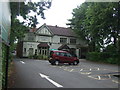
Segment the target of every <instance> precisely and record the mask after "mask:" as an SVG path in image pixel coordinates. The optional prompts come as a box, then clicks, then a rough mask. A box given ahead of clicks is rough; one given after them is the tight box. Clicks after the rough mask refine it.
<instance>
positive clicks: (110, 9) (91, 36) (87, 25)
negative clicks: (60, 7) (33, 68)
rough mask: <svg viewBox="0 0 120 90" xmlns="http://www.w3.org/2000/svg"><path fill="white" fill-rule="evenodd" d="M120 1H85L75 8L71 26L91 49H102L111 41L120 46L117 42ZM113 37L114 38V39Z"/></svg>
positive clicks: (119, 31) (119, 32)
mask: <svg viewBox="0 0 120 90" xmlns="http://www.w3.org/2000/svg"><path fill="white" fill-rule="evenodd" d="M119 5H120V4H119V3H112V2H109V3H108V2H106V3H95V2H94V3H93V2H92V3H90V2H89V3H87V2H85V3H83V4H82V5H81V6H79V7H77V8H76V9H74V10H73V17H72V19H70V20H69V21H70V23H69V24H68V25H70V27H71V28H72V29H73V30H74V31H75V32H76V33H77V34H78V37H80V39H82V40H85V41H86V42H87V43H88V45H89V47H90V49H91V50H90V51H100V48H105V47H104V46H105V45H107V44H110V43H114V46H115V47H116V50H117V46H119V45H118V44H117V42H118V41H119V40H118V39H119V38H118V37H119V35H120V28H118V21H119V20H118V17H119V13H118V12H119V10H118V6H119ZM112 38H113V40H112Z"/></svg>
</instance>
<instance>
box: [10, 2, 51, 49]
mask: <svg viewBox="0 0 120 90" xmlns="http://www.w3.org/2000/svg"><path fill="white" fill-rule="evenodd" d="M50 7H51V2H49V1H42V2H28V3H27V2H10V9H11V34H10V45H11V48H12V47H13V45H14V42H15V41H16V40H19V39H21V38H22V37H23V36H24V33H25V32H27V31H28V29H29V28H35V27H36V25H37V24H38V21H37V17H36V16H37V15H40V16H41V18H43V19H45V16H44V10H46V9H49V8H50ZM30 12H34V13H35V15H34V16H30V15H29V13H30ZM17 16H22V17H23V18H24V19H25V20H26V21H27V22H28V21H29V22H28V24H25V23H26V22H22V23H20V21H19V20H18V19H17Z"/></svg>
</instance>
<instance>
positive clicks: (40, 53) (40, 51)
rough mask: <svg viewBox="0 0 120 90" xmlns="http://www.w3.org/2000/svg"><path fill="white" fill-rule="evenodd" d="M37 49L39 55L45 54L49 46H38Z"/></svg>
mask: <svg viewBox="0 0 120 90" xmlns="http://www.w3.org/2000/svg"><path fill="white" fill-rule="evenodd" d="M38 51H39V55H45V56H47V55H48V52H49V48H48V47H39V48H38Z"/></svg>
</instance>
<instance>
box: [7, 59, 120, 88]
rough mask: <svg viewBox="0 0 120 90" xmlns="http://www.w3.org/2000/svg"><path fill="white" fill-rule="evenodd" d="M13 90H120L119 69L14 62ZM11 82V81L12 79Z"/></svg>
mask: <svg viewBox="0 0 120 90" xmlns="http://www.w3.org/2000/svg"><path fill="white" fill-rule="evenodd" d="M13 62H14V68H15V69H14V70H15V73H14V74H13V76H14V79H12V82H14V84H13V85H11V86H9V87H10V88H118V87H119V84H120V80H119V78H118V77H115V76H114V75H117V74H119V69H118V68H119V66H117V65H111V64H104V63H96V62H91V61H87V60H85V59H80V63H79V65H77V66H74V65H68V64H60V65H59V66H56V65H51V64H50V63H49V62H48V61H47V60H34V59H14V61H13ZM9 80H11V79H9Z"/></svg>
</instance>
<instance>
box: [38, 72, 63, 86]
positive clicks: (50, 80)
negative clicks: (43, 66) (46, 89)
mask: <svg viewBox="0 0 120 90" xmlns="http://www.w3.org/2000/svg"><path fill="white" fill-rule="evenodd" d="M39 75H40V76H41V77H42V78H45V79H47V80H48V81H49V82H51V83H52V84H53V85H55V86H56V87H63V86H62V85H60V84H58V83H56V82H55V81H53V80H52V79H50V78H49V76H46V75H44V74H41V73H39Z"/></svg>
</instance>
